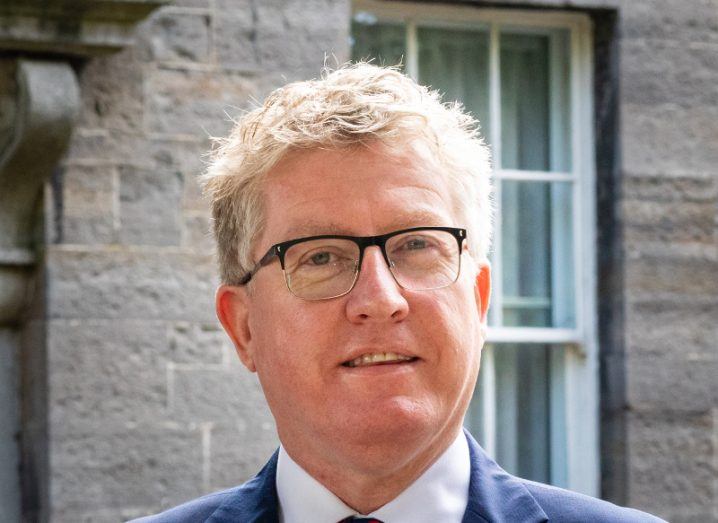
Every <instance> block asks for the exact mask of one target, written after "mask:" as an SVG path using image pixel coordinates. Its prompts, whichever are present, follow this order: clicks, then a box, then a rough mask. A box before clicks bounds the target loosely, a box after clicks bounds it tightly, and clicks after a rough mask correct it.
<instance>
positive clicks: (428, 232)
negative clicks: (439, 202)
mask: <svg viewBox="0 0 718 523" xmlns="http://www.w3.org/2000/svg"><path fill="white" fill-rule="evenodd" d="M465 238H466V229H457V228H454V227H414V228H411V229H402V230H399V231H394V232H390V233H387V234H381V235H379V236H341V235H330V234H327V235H322V236H308V237H306V238H298V239H296V240H289V241H286V242H282V243H277V244H276V245H272V247H270V248H269V250H268V251H267V253H266V254H265V255H264V256H262V258H261V259H260V260H259V262H257V264H256V265H255V266H254V268H253V269H252V270H251V271H250V272H249V273H247V274H246V275H245V276H244V277H243V278H242V280H241V281H240V282H239V284H240V285H246V284H247V283H249V281H250V280H251V279H252V277H253V276H254V275H255V274H256V273H257V271H258V270H259V269H261V268H262V267H264V266H266V265H269V264H270V263H271V262H272V261H273V260H274V258H279V263H280V264H281V266H282V271H283V272H284V279H285V280H286V282H287V287H288V288H289V291H290V292H291V293H292V294H294V295H295V296H297V297H298V298H302V299H305V300H328V299H331V298H337V297H339V296H343V295H345V294H347V293H348V292H349V291H351V290H352V289H353V288H354V284H355V283H356V281H357V279H358V278H359V271H360V270H361V263H362V259H363V258H364V250H365V249H366V248H367V247H371V246H377V247H379V248H380V249H381V253H382V255H383V256H384V260H385V261H386V263H387V265H388V266H389V270H390V271H391V273H392V275H393V276H394V280H396V283H397V284H399V286H401V287H402V288H404V289H408V290H413V291H427V290H432V289H440V288H442V287H447V286H448V285H451V284H452V283H454V282H455V281H456V279H457V278H458V277H459V271H460V270H461V251H462V247H463V243H464V239H465Z"/></svg>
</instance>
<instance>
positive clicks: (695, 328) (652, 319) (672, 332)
mask: <svg viewBox="0 0 718 523" xmlns="http://www.w3.org/2000/svg"><path fill="white" fill-rule="evenodd" d="M716 318H718V298H715V299H714V300H712V301H711V300H707V301H704V302H701V301H698V300H686V301H684V302H682V303H675V302H670V303H652V302H647V303H638V304H631V305H629V306H628V307H627V312H626V323H625V326H626V342H627V346H628V350H629V351H630V352H631V354H634V355H647V356H654V357H665V358H675V357H682V358H685V359H687V360H691V359H693V360H700V359H701V358H706V357H713V358H716V357H717V356H718V345H717V344H718V321H716Z"/></svg>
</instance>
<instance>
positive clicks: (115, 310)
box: [47, 247, 217, 323]
mask: <svg viewBox="0 0 718 523" xmlns="http://www.w3.org/2000/svg"><path fill="white" fill-rule="evenodd" d="M47 273H48V276H47V278H48V289H47V293H48V296H47V316H48V318H64V319H82V320H88V319H116V318H122V319H125V320H133V319H139V320H170V321H193V322H202V323H212V322H214V321H215V313H214V290H215V286H216V284H217V276H216V270H215V265H214V260H213V259H212V258H211V257H210V256H199V255H191V254H188V253H183V252H178V251H169V250H157V251H151V250H127V249H119V248H107V249H105V250H96V251H84V250H80V249H63V248H59V247H53V248H50V249H48V252H47Z"/></svg>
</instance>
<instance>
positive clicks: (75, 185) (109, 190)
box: [60, 165, 118, 244]
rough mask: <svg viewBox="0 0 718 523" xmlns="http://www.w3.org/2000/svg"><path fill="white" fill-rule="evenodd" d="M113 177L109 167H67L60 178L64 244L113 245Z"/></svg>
mask: <svg viewBox="0 0 718 523" xmlns="http://www.w3.org/2000/svg"><path fill="white" fill-rule="evenodd" d="M116 180H117V173H116V172H115V170H114V169H113V168H112V167H108V166H104V167H87V166H80V165H71V166H66V167H64V168H63V174H62V217H61V224H62V225H61V226H62V232H61V234H60V238H61V240H62V242H64V243H89V244H92V243H112V242H114V241H116V230H115V222H116V219H117V216H116V213H117V211H118V209H117V205H116V202H117V197H118V195H117V187H116Z"/></svg>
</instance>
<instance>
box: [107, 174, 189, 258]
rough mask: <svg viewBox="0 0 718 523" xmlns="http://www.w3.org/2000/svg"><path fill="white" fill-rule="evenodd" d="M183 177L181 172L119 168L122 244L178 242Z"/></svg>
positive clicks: (179, 236)
mask: <svg viewBox="0 0 718 523" xmlns="http://www.w3.org/2000/svg"><path fill="white" fill-rule="evenodd" d="M182 186H183V177H182V174H181V173H180V172H178V171H161V170H157V171H154V170H144V169H138V168H135V167H121V168H120V231H119V237H120V241H121V242H122V243H127V244H134V245H179V244H180V239H181V216H180V208H179V207H180V201H181V199H182Z"/></svg>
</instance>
